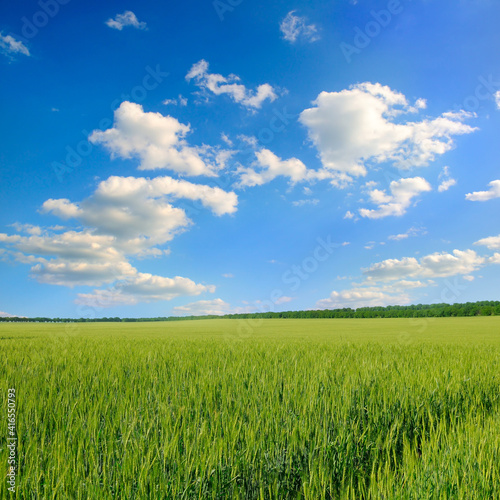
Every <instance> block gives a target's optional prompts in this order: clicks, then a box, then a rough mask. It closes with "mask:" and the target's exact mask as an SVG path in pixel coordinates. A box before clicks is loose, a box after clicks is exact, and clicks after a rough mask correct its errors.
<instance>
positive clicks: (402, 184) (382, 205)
mask: <svg viewBox="0 0 500 500" xmlns="http://www.w3.org/2000/svg"><path fill="white" fill-rule="evenodd" d="M390 191H391V194H390V195H389V194H387V193H386V191H385V190H380V189H373V190H372V191H370V192H369V195H370V199H371V202H372V203H374V204H376V205H378V208H377V209H367V208H361V209H360V210H359V213H360V215H361V216H362V217H368V218H369V219H380V218H382V217H388V216H400V215H404V214H405V213H406V210H407V209H408V207H409V206H410V205H411V203H412V200H413V199H414V198H415V197H417V196H418V195H420V194H421V193H424V192H426V191H431V186H430V184H429V183H428V182H427V181H426V180H425V179H424V178H422V177H411V178H408V179H400V180H399V181H392V182H391V184H390Z"/></svg>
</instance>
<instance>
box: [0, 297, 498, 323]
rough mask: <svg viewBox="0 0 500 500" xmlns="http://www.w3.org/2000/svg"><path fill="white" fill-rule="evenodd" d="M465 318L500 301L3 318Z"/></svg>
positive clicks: (487, 312)
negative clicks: (198, 313)
mask: <svg viewBox="0 0 500 500" xmlns="http://www.w3.org/2000/svg"><path fill="white" fill-rule="evenodd" d="M465 316H500V302H499V301H493V300H486V301H481V302H466V303H465V304H453V305H451V304H417V305H411V306H387V307H360V308H358V309H351V308H344V309H321V310H317V311H312V310H311V311H285V312H261V313H257V312H256V313H246V314H226V315H224V316H214V315H205V316H168V317H158V318H118V317H114V318H78V319H74V318H24V317H14V318H11V317H7V318H0V321H4V322H28V323H29V322H35V323H69V322H78V323H93V322H117V321H121V322H146V321H181V320H196V319H220V318H223V319H252V318H253V319H254V318H266V319H270V318H283V319H286V318H287V319H299V318H301V319H303V318H306V319H309V318H337V319H338V318H450V317H465Z"/></svg>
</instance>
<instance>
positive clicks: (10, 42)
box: [0, 32, 30, 56]
mask: <svg viewBox="0 0 500 500" xmlns="http://www.w3.org/2000/svg"><path fill="white" fill-rule="evenodd" d="M0 49H1V50H2V52H4V53H6V54H7V55H12V54H23V55H25V56H29V55H30V51H29V50H28V47H26V45H24V43H23V42H21V41H19V40H16V39H15V38H14V37H12V36H10V35H3V33H2V32H0Z"/></svg>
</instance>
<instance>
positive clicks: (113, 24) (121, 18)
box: [106, 10, 147, 31]
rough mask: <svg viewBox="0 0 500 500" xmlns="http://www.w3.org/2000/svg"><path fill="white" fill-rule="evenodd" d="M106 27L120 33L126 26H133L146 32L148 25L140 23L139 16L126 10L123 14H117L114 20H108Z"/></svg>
mask: <svg viewBox="0 0 500 500" xmlns="http://www.w3.org/2000/svg"><path fill="white" fill-rule="evenodd" d="M106 25H107V26H109V27H110V28H113V29H115V30H119V31H121V30H122V29H123V28H124V27H126V26H132V27H133V28H137V29H139V30H145V29H146V28H147V25H146V23H144V22H139V20H138V19H137V16H136V15H135V14H134V13H133V12H131V11H130V10H126V11H125V12H124V13H123V14H117V15H116V16H115V18H114V19H113V18H111V19H108V20H107V21H106Z"/></svg>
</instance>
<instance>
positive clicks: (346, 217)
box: [344, 210, 356, 219]
mask: <svg viewBox="0 0 500 500" xmlns="http://www.w3.org/2000/svg"><path fill="white" fill-rule="evenodd" d="M355 217H356V215H355V214H353V213H352V212H351V211H350V210H348V211H347V212H346V213H345V215H344V219H354V218H355Z"/></svg>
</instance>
